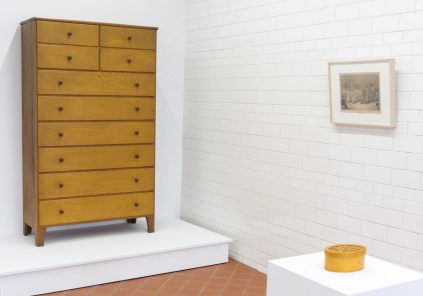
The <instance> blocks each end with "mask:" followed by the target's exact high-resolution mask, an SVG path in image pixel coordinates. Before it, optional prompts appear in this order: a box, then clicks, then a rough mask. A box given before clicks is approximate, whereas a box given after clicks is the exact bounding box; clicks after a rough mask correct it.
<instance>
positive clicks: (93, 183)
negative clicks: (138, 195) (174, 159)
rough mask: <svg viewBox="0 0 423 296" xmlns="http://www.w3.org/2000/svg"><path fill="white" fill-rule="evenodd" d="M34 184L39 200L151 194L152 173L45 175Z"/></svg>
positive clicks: (150, 170)
mask: <svg viewBox="0 0 423 296" xmlns="http://www.w3.org/2000/svg"><path fill="white" fill-rule="evenodd" d="M38 180H39V193H38V194H39V198H40V199H55V198H63V197H73V196H88V195H101V194H113V193H120V192H125V193H128V192H140V191H152V190H154V169H153V168H140V169H122V170H107V171H89V172H67V173H49V174H39V176H38Z"/></svg>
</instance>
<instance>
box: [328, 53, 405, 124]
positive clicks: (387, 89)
mask: <svg viewBox="0 0 423 296" xmlns="http://www.w3.org/2000/svg"><path fill="white" fill-rule="evenodd" d="M329 97H330V111H331V112H330V115H331V121H332V122H333V123H336V124H349V125H363V126H379V127H395V126H396V112H397V106H396V90H395V60H394V59H386V60H373V61H351V62H333V63H329Z"/></svg>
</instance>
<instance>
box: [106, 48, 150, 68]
mask: <svg viewBox="0 0 423 296" xmlns="http://www.w3.org/2000/svg"><path fill="white" fill-rule="evenodd" d="M100 56H101V70H105V71H128V72H155V71H156V52H155V51H153V50H139V49H116V48H102V49H101V51H100Z"/></svg>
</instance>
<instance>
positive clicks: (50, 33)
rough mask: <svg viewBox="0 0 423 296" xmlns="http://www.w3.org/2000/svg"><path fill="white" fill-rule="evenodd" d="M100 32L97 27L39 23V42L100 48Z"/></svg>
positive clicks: (63, 23)
mask: <svg viewBox="0 0 423 296" xmlns="http://www.w3.org/2000/svg"><path fill="white" fill-rule="evenodd" d="M98 30H99V26H97V25H88V24H78V23H65V22H53V21H37V41H38V42H41V43H57V44H73V45H91V46H98V44H99V42H98Z"/></svg>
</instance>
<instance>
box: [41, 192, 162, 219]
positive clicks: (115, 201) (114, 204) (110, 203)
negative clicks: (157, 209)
mask: <svg viewBox="0 0 423 296" xmlns="http://www.w3.org/2000/svg"><path fill="white" fill-rule="evenodd" d="M39 213H40V218H39V219H40V225H43V226H47V225H61V224H70V223H79V222H88V221H100V220H109V219H125V218H132V217H141V216H147V215H152V214H154V193H153V192H145V193H131V194H118V195H106V196H92V197H83V198H68V199H56V200H44V201H40V203H39Z"/></svg>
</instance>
